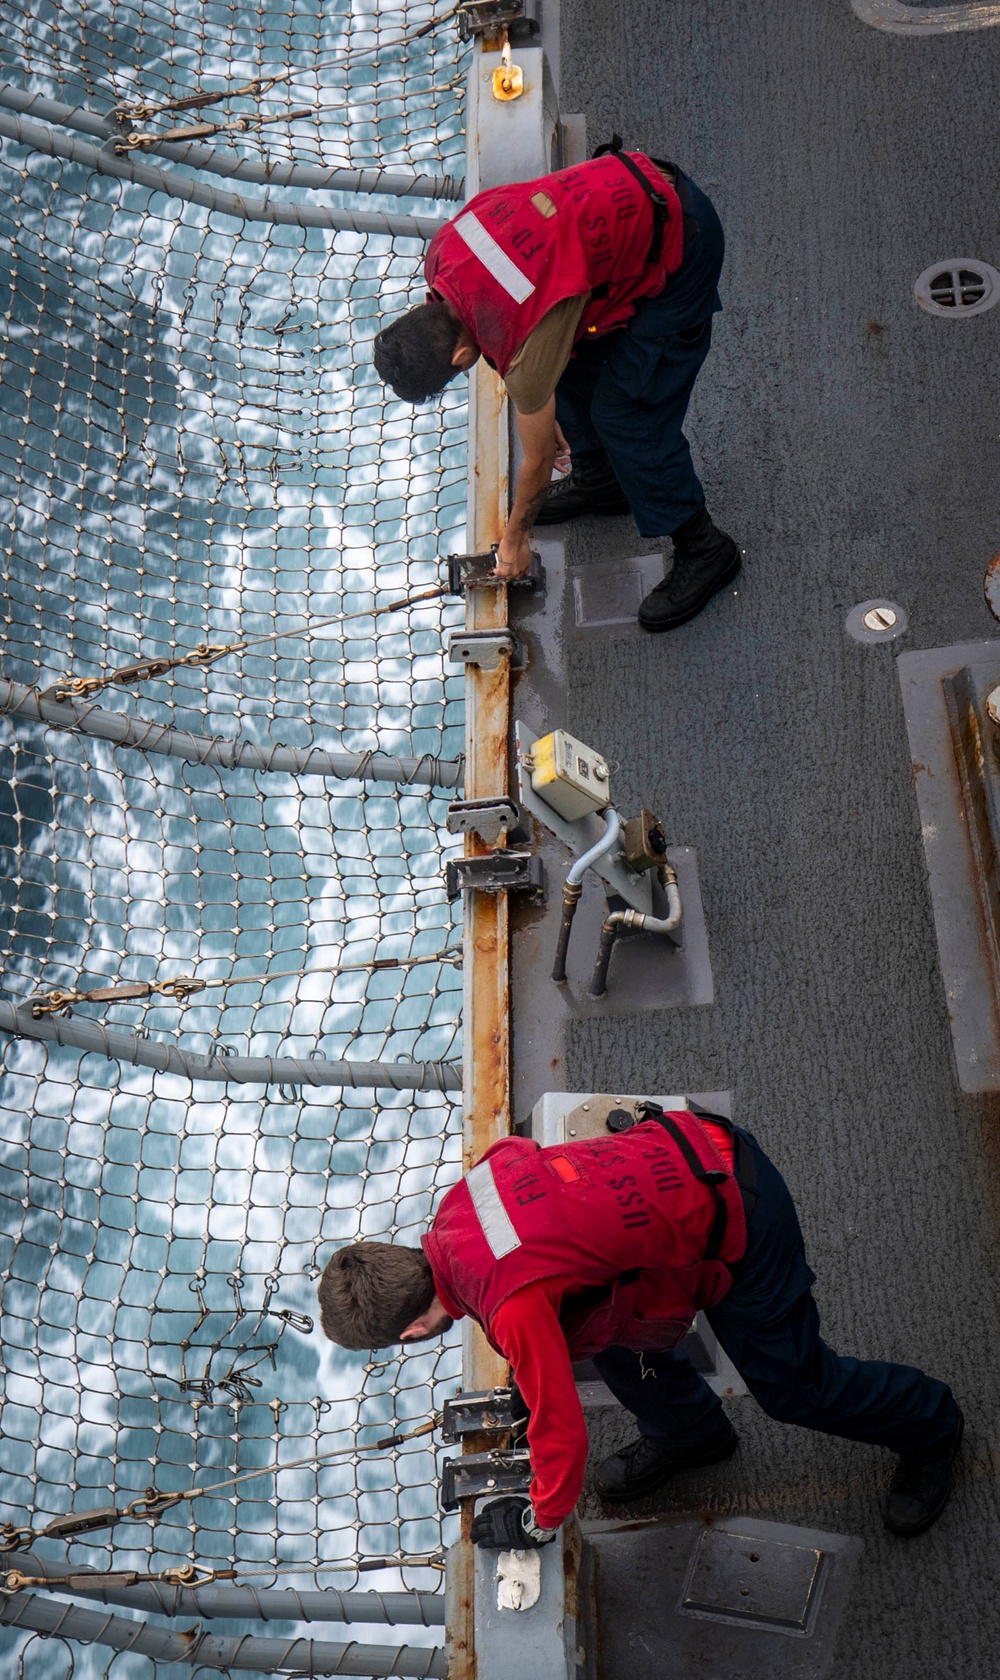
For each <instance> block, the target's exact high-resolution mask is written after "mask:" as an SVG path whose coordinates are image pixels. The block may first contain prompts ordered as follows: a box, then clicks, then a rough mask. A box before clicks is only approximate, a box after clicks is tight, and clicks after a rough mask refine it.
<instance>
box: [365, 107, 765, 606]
mask: <svg viewBox="0 0 1000 1680" xmlns="http://www.w3.org/2000/svg"><path fill="white" fill-rule="evenodd" d="M722 257H723V236H722V228H721V226H720V224H719V218H718V216H717V215H716V213H715V210H714V208H713V207H712V204H711V203H710V201H709V199H708V198H706V196H705V194H704V193H703V192H701V191H700V190H699V188H698V187H697V186H696V185H695V183H694V182H693V181H692V180H691V179H690V178H689V177H688V176H686V175H684V174H683V173H682V171H681V170H679V169H677V168H676V167H675V166H674V165H673V164H668V163H661V162H659V161H658V160H657V161H655V162H654V160H652V159H650V158H648V157H646V156H645V155H644V154H643V153H642V152H624V151H622V150H621V141H620V139H619V137H618V136H617V135H616V136H615V138H614V140H613V141H612V143H611V145H610V146H606V147H601V148H600V149H599V152H598V154H597V155H595V157H594V158H593V159H591V161H590V162H588V163H582V164H578V165H575V166H574V167H573V168H570V169H561V170H558V171H557V172H556V173H555V174H552V175H545V176H543V177H541V178H540V179H539V180H535V181H520V182H514V183H512V184H510V185H508V186H502V187H493V188H490V189H489V190H488V191H486V192H481V193H478V194H477V195H476V197H475V198H473V199H471V200H470V202H469V203H468V204H467V205H466V207H465V209H464V210H463V211H462V212H461V213H460V215H458V216H456V217H455V218H454V220H452V221H450V222H446V223H445V225H444V226H443V227H442V228H441V230H440V232H439V233H437V234H435V236H434V238H433V240H432V241H431V244H430V247H429V249H428V252H427V261H426V266H425V272H426V277H427V284H428V286H429V288H430V290H429V291H428V294H427V296H428V301H427V302H426V303H423V304H420V305H418V306H417V307H416V308H415V309H411V310H409V311H408V312H407V314H405V315H403V316H402V317H400V319H398V320H396V321H394V322H393V323H392V324H391V325H390V326H388V327H386V328H385V329H384V330H383V331H382V332H380V333H379V334H378V336H377V337H376V339H375V366H376V367H377V369H378V371H379V373H380V374H381V376H382V378H383V379H384V380H385V381H386V383H387V384H388V385H390V386H391V387H392V389H393V390H394V391H395V392H396V394H397V396H400V397H402V398H403V399H404V400H405V401H407V402H425V401H426V400H427V399H428V398H430V397H433V396H435V395H437V394H438V393H439V392H440V391H442V390H443V389H444V387H445V386H446V385H447V383H448V381H449V380H450V379H452V378H454V376H455V375H456V373H458V372H460V371H468V369H469V368H471V367H472V366H473V364H474V363H475V362H476V361H477V360H478V358H479V356H480V355H483V356H485V357H486V359H487V361H488V362H489V363H490V365H491V366H492V367H494V368H496V370H497V372H498V373H499V374H500V375H501V376H502V378H503V380H504V382H505V384H506V387H507V392H508V395H509V396H510V398H511V401H512V403H513V405H514V408H515V410H516V412H517V427H518V433H519V436H520V440H521V444H522V448H523V462H522V465H521V469H520V472H519V474H518V480H517V486H516V489H515V493H514V501H513V506H512V508H511V513H510V518H509V520H508V522H507V526H506V529H505V530H504V532H503V535H502V536H501V539H500V547H499V554H498V557H497V568H496V569H497V572H498V574H499V575H500V576H501V577H507V578H515V577H520V576H522V575H523V574H524V573H525V572H526V571H527V570H528V567H529V565H530V559H531V551H530V546H529V533H530V531H531V529H532V527H533V525H535V524H541V525H551V524H558V523H560V522H562V521H563V520H566V519H573V518H576V517H577V516H578V515H580V514H585V513H591V514H622V513H628V512H629V511H630V510H631V513H632V516H633V518H634V519H635V522H636V524H637V526H638V528H639V530H640V532H641V533H642V535H643V536H644V537H666V536H671V537H672V538H673V551H674V561H675V563H674V567H673V570H672V572H671V573H670V576H669V577H668V578H667V579H665V580H664V582H663V583H662V584H658V585H657V587H656V588H655V589H654V590H652V591H651V593H650V594H649V595H648V596H647V597H646V599H645V601H643V603H642V606H641V608H640V612H639V622H640V623H641V624H642V625H643V627H644V628H645V629H647V630H670V629H673V628H674V627H675V626H677V625H680V624H684V623H686V622H687V620H688V619H690V618H693V617H694V616H695V614H696V613H698V612H700V611H701V609H702V607H704V606H705V605H706V603H707V602H708V601H709V600H710V599H711V597H712V596H713V594H714V593H715V592H716V591H717V590H719V589H722V588H723V587H724V586H725V585H726V584H727V583H730V582H731V581H732V580H733V579H734V578H735V577H736V574H737V572H738V571H739V569H740V551H739V549H738V548H737V546H736V544H735V542H734V541H733V540H732V538H731V537H729V536H727V535H726V534H725V532H723V531H720V530H718V529H717V527H716V526H715V525H714V524H713V522H712V520H711V518H710V516H709V514H708V511H707V509H706V507H705V493H704V491H703V489H702V487H701V484H700V482H699V480H698V476H697V474H696V473H695V470H694V465H693V463H692V460H691V451H690V448H689V447H688V443H687V439H686V438H685V436H684V432H683V429H682V428H683V424H684V416H685V413H686V411H687V406H688V401H689V399H690V396H691V392H692V389H693V387H694V382H695V380H696V378H697V376H698V372H699V369H700V368H701V365H702V363H703V362H704V360H705V357H706V356H707V354H708V350H709V346H710V344H711V341H712V316H713V314H715V313H716V312H717V311H718V310H719V309H721V307H722V305H721V303H720V301H719V294H718V290H717V282H718V278H719V271H720V269H721V267H722ZM570 462H571V466H570V471H569V472H568V473H567V475H566V476H565V477H564V478H562V479H560V480H558V481H557V482H556V483H555V484H553V482H552V472H553V468H554V466H555V465H557V464H558V465H562V466H565V465H567V464H568V463H570Z"/></svg>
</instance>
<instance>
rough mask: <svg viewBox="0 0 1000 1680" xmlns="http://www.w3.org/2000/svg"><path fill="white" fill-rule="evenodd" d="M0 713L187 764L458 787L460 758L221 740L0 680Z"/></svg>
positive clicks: (355, 779)
mask: <svg viewBox="0 0 1000 1680" xmlns="http://www.w3.org/2000/svg"><path fill="white" fill-rule="evenodd" d="M0 712H9V713H15V714H16V715H17V716H19V717H26V718H31V719H32V721H33V722H35V723H47V724H51V725H52V726H53V727H54V728H56V729H66V730H70V731H79V732H80V734H82V735H95V736H97V738H98V740H101V741H113V742H114V743H115V745H116V746H120V747H136V748H137V749H138V750H139V751H140V752H160V753H168V754H169V755H170V756H171V757H172V758H183V759H185V760H186V761H187V762H188V763H189V764H214V765H218V766H219V767H220V768H222V769H225V770H276V771H283V772H285V773H286V774H288V775H292V776H336V777H337V778H339V779H340V780H341V781H359V782H367V781H372V782H402V783H414V782H418V783H421V784H423V785H424V786H426V787H447V788H451V787H459V786H460V785H461V781H462V773H463V770H464V768H465V760H464V759H461V758H451V759H449V758H434V757H433V756H432V754H430V753H425V755H424V756H423V757H422V758H395V757H393V756H392V754H390V753H375V752H363V753H343V752H341V753H338V752H325V751H323V749H322V748H320V747H256V746H253V745H251V743H250V742H249V741H226V740H224V739H221V738H219V737H217V736H211V735H194V734H191V733H190V731H188V730H186V729H169V728H167V726H166V725H165V724H161V723H147V722H146V720H145V719H144V718H136V717H131V716H130V715H129V714H128V713H127V712H110V711H107V710H105V709H104V708H103V707H100V706H91V705H90V704H88V703H87V702H85V701H79V700H52V699H50V698H49V697H48V696H46V695H43V694H41V693H40V692H39V690H38V689H37V688H29V687H28V686H27V684H26V683H16V682H0Z"/></svg>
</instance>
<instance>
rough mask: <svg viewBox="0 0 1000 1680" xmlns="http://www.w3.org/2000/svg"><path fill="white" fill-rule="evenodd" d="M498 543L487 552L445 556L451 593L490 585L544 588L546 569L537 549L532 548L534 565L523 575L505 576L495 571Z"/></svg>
mask: <svg viewBox="0 0 1000 1680" xmlns="http://www.w3.org/2000/svg"><path fill="white" fill-rule="evenodd" d="M499 546H500V545H499V543H494V544H493V547H492V548H491V549H490V550H489V552H488V553H487V554H449V555H447V556H446V564H447V567H448V594H449V595H464V594H465V592H466V590H467V589H475V588H480V587H482V586H488V587H489V588H491V589H499V588H501V587H503V588H507V589H530V590H531V591H532V592H533V593H535V594H537V593H539V592H540V591H543V590H544V587H545V572H544V570H543V569H542V561H541V556H540V555H539V554H538V552H537V550H536V549H532V551H531V565H530V567H529V569H528V571H527V572H525V574H524V576H523V577H517V578H503V577H498V576H497V573H496V563H497V550H498V548H499Z"/></svg>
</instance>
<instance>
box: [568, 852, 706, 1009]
mask: <svg viewBox="0 0 1000 1680" xmlns="http://www.w3.org/2000/svg"><path fill="white" fill-rule="evenodd" d="M663 871H664V881H663V889H664V891H665V893H666V895H667V914H666V915H665V916H644V915H643V913H642V911H641V910H612V912H611V914H610V915H609V916H606V917H605V919H604V921H603V922H602V924H601V943H600V945H599V947H598V951H597V962H596V965H595V967H594V974H593V979H592V980H591V982H590V995H591V997H594V998H601V997H604V996H605V994H606V992H607V989H608V969H609V967H610V966H611V953H612V951H613V950H614V948H615V940H616V939H617V938H618V935H619V934H620V933H675V932H676V931H677V929H678V928H679V927H680V924H681V918H682V917H683V914H684V907H683V905H682V903H681V890H680V887H679V886H678V885H677V875H676V873H675V871H674V870H673V868H672V867H671V865H670V864H664V866H663Z"/></svg>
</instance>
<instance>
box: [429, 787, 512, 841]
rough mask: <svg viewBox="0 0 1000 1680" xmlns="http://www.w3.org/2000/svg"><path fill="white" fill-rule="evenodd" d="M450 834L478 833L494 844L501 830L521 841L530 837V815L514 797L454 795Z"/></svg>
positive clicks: (448, 822)
mask: <svg viewBox="0 0 1000 1680" xmlns="http://www.w3.org/2000/svg"><path fill="white" fill-rule="evenodd" d="M446 827H447V829H448V833H449V834H478V835H479V837H480V839H481V840H485V841H486V844H487V846H495V845H496V843H497V841H498V840H499V838H500V836H501V834H506V835H507V836H508V838H513V839H514V840H515V841H517V842H519V843H523V842H524V841H525V840H530V839H531V828H530V826H529V819H528V817H527V815H526V813H525V812H524V811H522V809H521V807H520V805H518V803H517V801H516V800H514V799H508V798H507V797H506V795H504V796H503V797H493V798H490V799H453V800H452V802H451V804H450V805H449V806H448V820H447V823H446Z"/></svg>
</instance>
